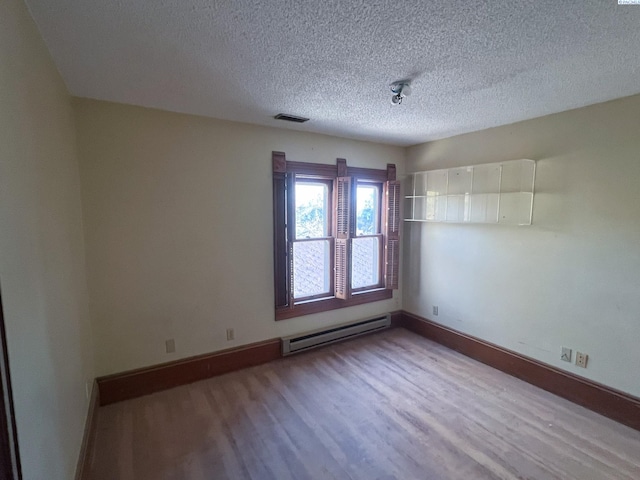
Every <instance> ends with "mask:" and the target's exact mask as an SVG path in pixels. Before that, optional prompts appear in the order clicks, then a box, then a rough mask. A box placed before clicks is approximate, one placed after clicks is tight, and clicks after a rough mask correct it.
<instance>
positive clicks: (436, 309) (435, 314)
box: [433, 305, 438, 317]
mask: <svg viewBox="0 0 640 480" xmlns="http://www.w3.org/2000/svg"><path fill="white" fill-rule="evenodd" d="M433 315H434V316H436V317H437V316H438V306H437V305H434V306H433Z"/></svg>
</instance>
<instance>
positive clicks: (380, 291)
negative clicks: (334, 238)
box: [272, 152, 397, 320]
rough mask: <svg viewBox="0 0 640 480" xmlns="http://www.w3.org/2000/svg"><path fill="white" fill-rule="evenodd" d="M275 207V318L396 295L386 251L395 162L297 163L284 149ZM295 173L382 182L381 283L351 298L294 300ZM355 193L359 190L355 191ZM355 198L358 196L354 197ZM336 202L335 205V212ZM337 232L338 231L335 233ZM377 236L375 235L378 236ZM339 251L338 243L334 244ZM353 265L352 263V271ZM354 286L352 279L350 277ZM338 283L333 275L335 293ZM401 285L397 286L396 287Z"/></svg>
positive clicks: (276, 156) (277, 167)
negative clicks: (291, 196)
mask: <svg viewBox="0 0 640 480" xmlns="http://www.w3.org/2000/svg"><path fill="white" fill-rule="evenodd" d="M272 160H273V206H274V217H273V218H274V287H275V305H276V307H275V319H276V320H285V319H289V318H294V317H298V316H302V315H309V314H312V313H320V312H325V311H330V310H335V309H339V308H346V307H351V306H355V305H362V304H365V303H370V302H376V301H380V300H386V299H390V298H392V297H393V288H387V286H388V285H387V281H386V279H387V275H386V271H387V265H386V261H387V260H386V258H387V255H386V253H385V249H386V240H387V239H386V235H385V232H384V227H383V225H384V224H385V222H386V219H387V212H386V201H385V199H386V195H387V190H386V185H387V184H388V183H389V181H394V180H395V175H396V169H395V165H393V164H389V165H388V166H387V169H385V170H382V169H372V168H358V167H348V166H347V165H346V160H344V159H338V160H337V162H336V164H335V165H330V164H316V163H306V162H294V161H288V160H286V157H285V154H284V153H283V152H273V156H272ZM295 176H303V177H304V176H309V177H310V178H318V179H322V178H324V179H331V180H333V181H335V180H337V178H338V177H353V178H355V182H354V183H355V184H357V182H358V181H361V182H363V183H365V182H373V183H379V184H380V185H381V186H382V188H381V195H383V198H382V199H381V201H380V219H379V222H380V235H382V241H381V242H380V244H381V247H380V248H381V253H380V258H381V260H380V264H381V267H380V269H381V271H380V279H381V283H380V285H379V286H373V287H364V288H361V289H357V290H354V291H353V292H351V291H349V295H348V298H346V299H340V298H336V297H335V296H325V295H319V296H318V297H319V298H306V299H298V300H296V302H297V303H294V299H293V292H292V288H293V285H292V277H291V272H292V268H293V266H292V264H291V262H292V242H291V240H292V238H293V232H294V230H295V226H293V225H291V226H290V225H288V221H289V220H291V221H293V218H294V208H295V206H294V205H293V202H287V193H286V192H287V190H288V191H292V190H293V187H294V177H295ZM354 193H355V192H354ZM354 198H355V197H354ZM335 208H336V205H335V204H334V205H333V206H332V209H331V210H332V211H331V215H332V216H333V210H335ZM332 234H335V232H332ZM374 236H375V235H374ZM333 250H334V251H335V242H334V243H333ZM350 269H351V265H350V263H349V270H350ZM349 287H350V280H349ZM334 288H335V282H334V280H333V278H332V292H333V293H335V292H334V290H333V289H334ZM394 288H397V285H396V286H395V287H394Z"/></svg>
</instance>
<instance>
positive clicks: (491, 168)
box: [404, 159, 536, 225]
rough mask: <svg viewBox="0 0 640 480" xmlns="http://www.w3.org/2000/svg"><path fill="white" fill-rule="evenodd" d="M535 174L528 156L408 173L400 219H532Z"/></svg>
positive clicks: (510, 221) (525, 221)
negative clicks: (403, 212)
mask: <svg viewBox="0 0 640 480" xmlns="http://www.w3.org/2000/svg"><path fill="white" fill-rule="evenodd" d="M535 176H536V162H535V161H534V160H528V159H521V160H510V161H507V162H499V163H485V164H482V165H473V166H468V167H456V168H447V169H443V170H430V171H427V172H415V173H411V174H409V175H408V177H407V181H408V183H407V186H406V189H405V193H406V196H405V209H404V211H405V221H408V222H446V223H493V224H504V225H531V217H532V214H533V193H534V184H535Z"/></svg>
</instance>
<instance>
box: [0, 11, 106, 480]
mask: <svg viewBox="0 0 640 480" xmlns="http://www.w3.org/2000/svg"><path fill="white" fill-rule="evenodd" d="M82 235H83V233H82V220H81V205H80V183H79V175H78V166H77V159H76V152H75V133H74V123H73V113H72V109H71V105H70V98H69V96H68V94H67V92H66V89H65V87H64V85H63V84H62V81H61V80H60V78H59V76H58V73H57V71H56V69H55V66H54V65H53V63H52V61H51V59H50V57H49V54H48V52H47V50H46V48H45V46H44V44H43V42H42V40H41V39H40V36H39V34H38V32H37V30H36V28H35V25H34V24H33V22H32V20H31V18H30V16H29V14H28V12H27V9H26V7H25V6H24V4H23V3H22V2H21V1H19V0H3V1H2V2H0V283H1V286H2V302H3V304H4V313H5V322H6V329H7V338H8V349H9V361H10V367H11V375H12V382H13V396H14V400H15V410H16V419H17V427H18V438H19V442H20V450H21V452H20V453H21V459H22V469H23V474H24V477H23V478H25V480H42V479H48V480H58V479H59V480H68V479H70V478H72V477H73V474H74V472H75V467H76V462H77V459H78V452H79V448H80V442H81V438H82V433H83V428H84V421H85V417H86V413H87V406H88V402H87V400H86V398H85V379H89V378H92V377H93V376H94V373H93V366H92V363H93V353H92V351H91V350H92V348H91V345H90V341H91V335H90V333H89V328H90V325H89V319H88V301H87V294H86V282H85V273H84V246H83V236H82Z"/></svg>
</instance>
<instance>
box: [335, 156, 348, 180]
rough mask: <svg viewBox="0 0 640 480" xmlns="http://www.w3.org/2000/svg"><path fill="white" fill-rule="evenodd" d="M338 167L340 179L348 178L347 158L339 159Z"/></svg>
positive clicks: (337, 160)
mask: <svg viewBox="0 0 640 480" xmlns="http://www.w3.org/2000/svg"><path fill="white" fill-rule="evenodd" d="M336 166H337V167H338V172H337V176H338V177H346V176H347V159H346V158H337V159H336Z"/></svg>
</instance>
